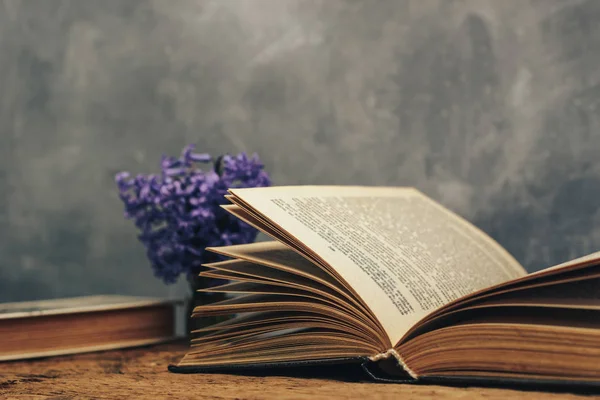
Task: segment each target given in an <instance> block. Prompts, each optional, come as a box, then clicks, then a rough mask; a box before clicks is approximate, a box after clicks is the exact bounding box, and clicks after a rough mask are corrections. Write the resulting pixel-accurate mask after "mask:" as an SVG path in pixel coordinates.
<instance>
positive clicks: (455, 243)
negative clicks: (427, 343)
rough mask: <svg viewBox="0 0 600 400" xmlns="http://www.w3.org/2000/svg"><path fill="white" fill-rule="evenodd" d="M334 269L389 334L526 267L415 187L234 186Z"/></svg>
mask: <svg viewBox="0 0 600 400" xmlns="http://www.w3.org/2000/svg"><path fill="white" fill-rule="evenodd" d="M231 193H233V194H234V195H235V196H236V197H237V198H239V199H241V200H242V202H243V203H245V204H247V205H248V206H250V207H251V208H252V209H254V210H255V211H257V212H258V213H259V214H262V215H263V216H265V217H266V218H268V219H269V220H270V221H271V222H273V223H274V224H275V225H277V226H279V227H280V228H282V229H283V230H284V231H286V232H287V233H288V234H289V236H291V237H293V238H295V239H296V240H297V241H299V242H301V243H303V244H304V245H306V246H307V247H309V248H310V249H312V250H313V251H314V252H315V253H317V254H318V255H319V256H320V257H321V258H322V260H323V261H324V262H326V263H327V264H329V265H330V266H331V267H332V268H333V269H335V270H336V271H337V272H338V273H339V274H340V276H341V277H342V278H343V279H344V280H346V282H347V283H348V284H349V285H350V286H352V287H353V288H354V289H355V290H356V292H357V293H358V295H359V296H360V297H361V298H362V299H363V301H364V302H365V303H366V304H367V306H368V307H369V308H370V309H371V310H372V311H373V312H374V313H375V315H376V316H377V317H378V318H379V320H380V322H381V324H382V325H383V327H384V329H385V330H386V332H387V334H388V336H389V338H390V341H391V342H392V343H395V342H397V341H398V340H399V339H400V338H401V337H402V336H403V334H404V333H405V332H406V331H407V330H408V329H409V328H410V327H411V326H412V325H413V324H414V323H416V322H417V321H418V320H419V319H421V318H422V317H424V316H425V315H426V314H427V313H428V312H430V311H432V310H434V309H436V308H438V307H441V306H443V305H444V304H447V303H448V302H450V301H452V300H455V299H457V298H459V297H461V296H464V295H467V294H469V293H472V292H474V291H477V290H480V289H483V288H485V287H488V286H491V285H494V284H498V283H500V282H503V281H507V280H510V279H515V278H518V277H521V276H524V275H525V274H526V272H525V270H524V269H523V268H522V267H521V266H520V265H519V263H517V261H516V260H515V259H514V258H512V257H511V256H510V255H509V254H508V253H507V252H506V251H505V250H504V249H503V248H502V247H501V246H500V245H498V244H497V243H496V242H494V241H493V240H492V239H491V238H489V237H488V236H487V235H485V234H484V233H483V232H481V231H480V230H478V229H477V228H475V227H474V226H473V225H471V224H470V223H468V222H467V221H465V220H464V219H462V218H460V217H458V216H457V215H455V214H453V213H451V212H449V211H448V210H446V209H445V208H444V207H442V206H440V205H439V204H437V203H435V202H434V201H432V200H430V199H429V198H427V197H426V196H424V195H423V194H422V193H420V192H419V191H417V190H415V189H411V188H381V187H347V186H343V187H336V186H312V187H311V186H297V187H271V188H258V189H233V190H231Z"/></svg>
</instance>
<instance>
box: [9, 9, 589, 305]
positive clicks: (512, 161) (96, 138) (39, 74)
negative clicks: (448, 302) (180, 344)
mask: <svg viewBox="0 0 600 400" xmlns="http://www.w3.org/2000/svg"><path fill="white" fill-rule="evenodd" d="M599 62H600V1H594V0H588V1H578V0H574V1H555V0H530V1H526V0H503V1H495V0H474V1H468V0H464V1H451V0H439V1H437V0H415V1H401V0H390V1H350V0H348V1H341V0H320V1H310V0H305V1H294V0H289V1H288V0H252V1H250V0H247V1H243V0H240V1H233V0H230V1H226V0H225V1H209V0H176V1H166V0H155V1H152V0H121V1H113V0H73V1H68V0H44V1H33V0H30V1H19V0H3V1H0V301H6V300H22V299H38V298H46V297H58V296H70V295H79V294H88V293H124V294H143V295H166V294H169V295H177V294H178V293H179V294H181V293H180V292H181V291H182V290H184V288H185V286H183V285H182V284H179V285H178V286H174V287H165V286H163V285H162V283H161V282H160V281H158V280H156V279H155V278H154V277H153V276H152V273H151V270H150V268H149V266H148V265H147V263H146V260H145V258H144V251H143V248H142V246H141V245H140V244H139V243H138V242H137V240H136V238H135V235H136V232H135V230H134V228H133V226H132V224H131V223H130V222H129V221H125V220H124V219H123V218H122V206H121V204H120V202H119V200H118V199H117V196H116V190H115V185H114V183H113V176H114V174H115V172H117V171H119V170H131V171H134V172H140V171H144V172H146V171H156V170H157V169H158V163H157V160H158V159H159V157H160V155H161V154H162V153H168V154H178V153H179V151H180V149H181V148H182V147H183V146H184V145H185V144H186V143H190V142H195V143H197V145H198V148H199V149H200V150H205V151H209V152H211V153H215V154H218V153H222V152H238V151H244V150H245V151H251V152H252V151H257V152H258V153H259V154H260V155H261V157H262V159H263V160H264V162H265V163H266V165H267V168H268V170H269V171H270V172H271V174H272V177H273V178H274V180H275V182H276V183H278V184H308V183H311V184H365V185H414V186H416V187H418V188H419V189H421V190H422V191H424V192H425V193H427V194H428V195H430V196H431V197H433V198H435V199H437V200H439V201H441V202H442V203H443V204H445V205H446V206H448V207H450V208H451V209H453V210H455V211H456V212H458V213H460V214H462V215H463V216H465V217H466V218H468V219H469V220H471V221H473V222H474V223H476V224H477V225H478V226H480V227H482V228H483V229H484V230H485V231H487V232H488V233H489V234H491V235H492V236H493V237H494V238H496V239H497V240H498V241H499V242H500V243H501V244H502V245H504V246H505V247H506V248H507V249H508V250H509V251H510V252H511V253H512V254H513V255H515V256H516V258H517V259H519V261H521V262H522V263H523V264H524V265H525V266H526V267H527V268H528V269H529V270H531V271H533V270H536V269H539V268H542V267H545V266H548V265H550V264H554V263H558V262H561V261H564V260H567V259H570V258H573V257H576V256H580V255H583V254H586V253H589V252H592V251H596V250H598V249H599V248H600V214H599V212H598V210H599V206H598V205H599V195H600V161H599V160H598V150H600V135H599V133H598V128H599V125H600V118H599V114H598V108H599V107H600V68H599V67H598V65H599Z"/></svg>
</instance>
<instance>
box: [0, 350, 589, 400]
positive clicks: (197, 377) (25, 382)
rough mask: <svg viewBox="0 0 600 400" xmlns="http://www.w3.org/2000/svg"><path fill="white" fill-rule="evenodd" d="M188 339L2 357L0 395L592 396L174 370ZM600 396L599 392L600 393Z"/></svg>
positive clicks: (59, 398)
mask: <svg viewBox="0 0 600 400" xmlns="http://www.w3.org/2000/svg"><path fill="white" fill-rule="evenodd" d="M186 348H187V345H186V344H185V343H172V344H167V345H161V346H154V347H149V348H141V349H130V350H124V351H112V352H104V353H95V354H83V355H77V356H66V357H58V358H51V359H45V360H37V361H21V362H10V363H0V399H54V400H66V399H75V398H76V399H81V398H84V399H85V398H93V399H119V400H124V399H129V398H142V399H144V398H148V399H162V398H169V399H192V398H219V399H239V398H244V399H268V398H274V399H301V398H368V399H376V398H393V399H403V398H417V399H420V398H432V397H436V398H437V397H444V398H450V399H476V398H486V399H508V398H510V399H518V398H526V399H535V398H540V399H542V398H543V399H558V398H561V399H562V398H566V399H575V398H592V397H593V396H580V395H574V394H555V393H543V392H531V391H528V392H526V391H516V390H502V389H490V388H452V387H443V386H416V385H399V384H381V383H370V382H344V381H343V380H339V379H320V378H310V379H307V378H298V377H289V376H265V377H261V376H236V375H216V374H207V375H203V374H194V375H182V374H173V373H170V372H168V371H167V366H168V365H169V364H171V363H175V362H177V361H178V360H179V359H180V358H181V357H182V356H183V354H184V353H185V351H186ZM599 398H600V397H599Z"/></svg>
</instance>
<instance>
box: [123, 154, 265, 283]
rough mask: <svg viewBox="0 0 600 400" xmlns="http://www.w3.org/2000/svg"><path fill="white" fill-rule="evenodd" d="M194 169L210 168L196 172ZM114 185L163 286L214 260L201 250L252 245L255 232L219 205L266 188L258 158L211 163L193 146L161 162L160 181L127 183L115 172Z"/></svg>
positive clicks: (144, 177)
mask: <svg viewBox="0 0 600 400" xmlns="http://www.w3.org/2000/svg"><path fill="white" fill-rule="evenodd" d="M199 164H205V165H209V166H210V168H209V169H207V170H202V169H200V168H199ZM115 180H116V182H117V185H118V188H119V197H120V198H121V200H122V201H123V203H124V204H125V218H128V219H132V220H133V221H134V222H135V225H136V226H137V227H138V228H139V230H140V235H139V240H140V241H141V242H142V243H143V244H144V246H145V247H146V253H147V256H148V259H149V260H150V263H151V265H152V267H153V269H154V274H155V275H156V276H157V277H159V278H161V279H162V280H163V281H164V282H165V283H174V282H175V281H176V280H177V278H178V277H179V275H180V274H182V273H186V274H188V276H189V274H190V273H194V272H197V270H198V269H199V268H200V265H201V264H203V263H207V262H211V261H215V260H217V259H218V257H217V256H216V255H214V254H213V253H210V252H207V251H206V250H205V248H206V247H210V246H225V245H232V244H241V243H249V242H252V241H254V240H255V238H256V234H257V231H256V230H255V229H254V228H252V227H251V226H249V225H248V224H246V223H244V222H242V221H240V220H239V219H237V218H235V217H233V216H231V215H230V214H229V213H227V212H226V211H225V210H223V209H222V208H221V207H220V205H221V204H224V203H226V201H225V199H224V195H225V194H227V189H229V188H240V187H259V186H269V185H270V179H269V176H268V175H267V173H266V172H265V171H264V167H263V164H262V163H261V162H260V160H259V159H258V156H256V155H254V156H253V157H248V156H247V155H246V154H245V153H240V154H238V155H237V156H230V155H224V156H221V157H219V158H217V159H213V158H212V157H211V156H210V155H208V154H200V153H195V152H194V146H193V145H189V146H187V147H185V148H184V149H183V152H182V154H181V157H179V158H174V157H167V156H163V158H162V161H161V173H160V175H154V174H150V175H137V176H135V177H132V176H131V175H130V174H129V173H128V172H121V173H118V174H117V175H116V177H115Z"/></svg>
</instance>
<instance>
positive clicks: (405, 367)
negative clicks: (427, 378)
mask: <svg viewBox="0 0 600 400" xmlns="http://www.w3.org/2000/svg"><path fill="white" fill-rule="evenodd" d="M390 357H394V358H395V359H396V361H397V362H398V365H400V366H401V367H402V369H403V370H404V372H406V373H407V374H408V375H409V376H410V377H411V378H413V379H415V380H416V379H418V377H417V374H416V373H415V372H414V371H413V370H412V369H411V368H410V367H409V366H408V365H407V364H406V362H405V361H404V359H403V358H402V356H401V355H400V353H398V352H397V351H396V349H394V348H391V349H389V350H388V351H386V352H383V353H379V354H376V355H374V356H371V357H369V360H370V361H372V362H378V361H380V360H386V359H389V358H390Z"/></svg>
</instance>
